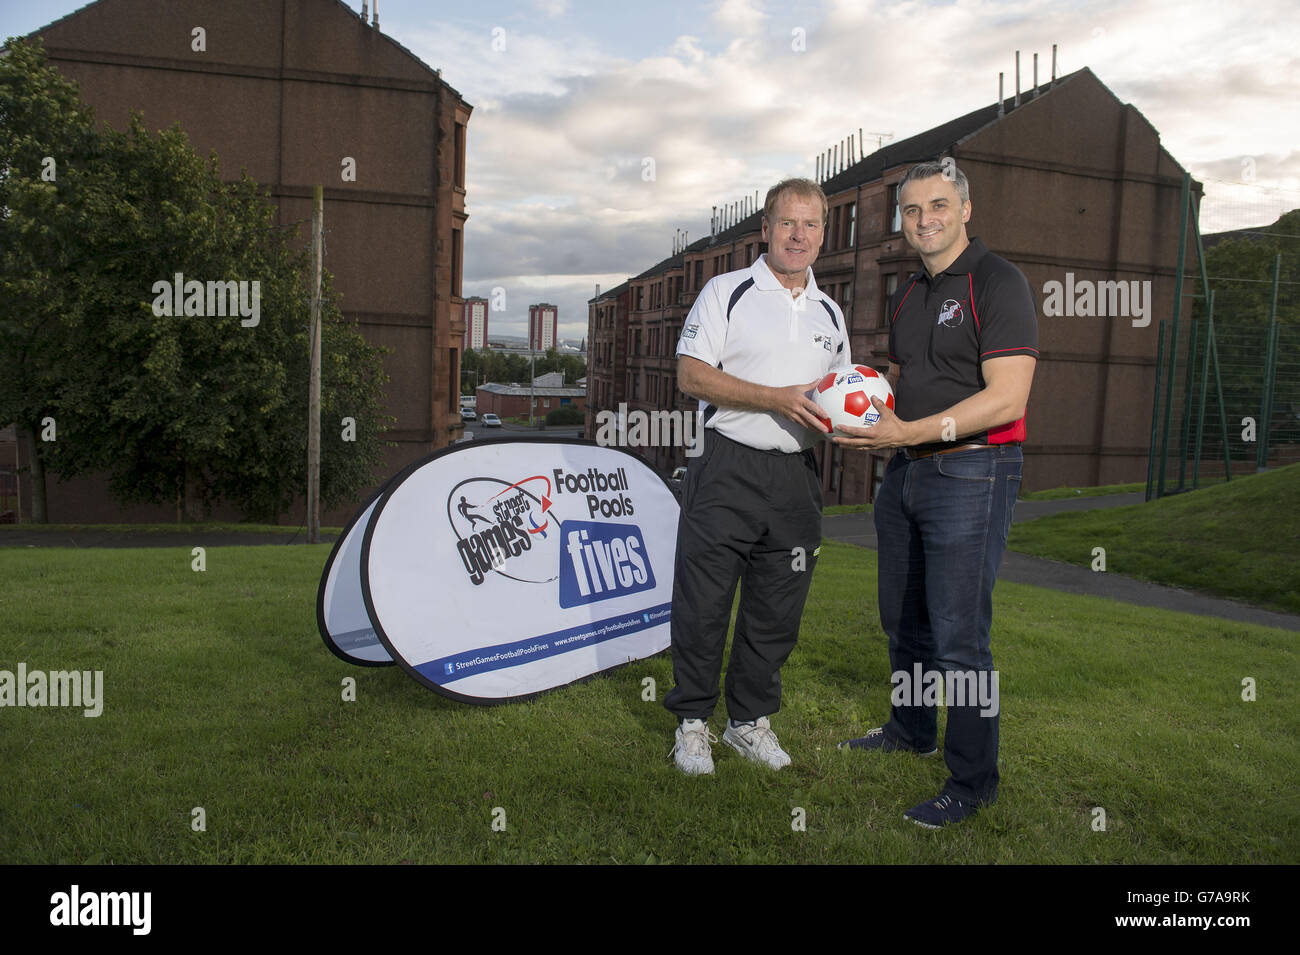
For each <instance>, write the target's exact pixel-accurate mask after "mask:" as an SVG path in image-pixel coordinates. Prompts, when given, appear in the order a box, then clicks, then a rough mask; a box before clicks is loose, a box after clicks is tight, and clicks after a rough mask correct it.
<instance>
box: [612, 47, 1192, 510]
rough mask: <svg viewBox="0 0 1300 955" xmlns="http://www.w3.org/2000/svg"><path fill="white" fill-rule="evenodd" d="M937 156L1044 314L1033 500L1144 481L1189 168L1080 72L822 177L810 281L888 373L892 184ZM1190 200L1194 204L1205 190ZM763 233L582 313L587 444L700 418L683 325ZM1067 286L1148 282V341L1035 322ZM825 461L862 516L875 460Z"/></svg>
mask: <svg viewBox="0 0 1300 955" xmlns="http://www.w3.org/2000/svg"><path fill="white" fill-rule="evenodd" d="M940 156H951V157H953V158H954V159H955V160H956V162H957V164H958V166H960V168H961V169H962V170H963V171H964V172H965V173H966V176H967V178H968V179H969V182H970V192H971V206H972V214H971V221H970V224H969V226H968V234H969V235H971V236H979V237H980V238H981V239H983V240H984V242H985V244H986V245H987V246H988V248H989V249H990V250H992V251H994V252H997V253H998V254H1000V255H1002V256H1004V257H1006V258H1007V259H1009V260H1011V261H1012V262H1013V263H1015V264H1016V265H1017V266H1019V267H1020V268H1021V269H1022V270H1023V271H1024V273H1025V275H1026V276H1027V277H1028V279H1029V283H1030V286H1031V287H1032V288H1033V290H1034V293H1035V296H1036V298H1037V299H1038V300H1039V305H1040V311H1039V350H1040V358H1039V362H1038V366H1037V371H1036V373H1035V376H1034V386H1033V393H1032V394H1031V396H1030V401H1029V409H1028V414H1027V418H1026V423H1027V428H1028V440H1027V442H1026V444H1025V486H1026V488H1027V489H1034V488H1043V487H1056V486H1060V485H1064V484H1071V485H1095V484H1113V483H1119V482H1126V481H1141V480H1143V479H1144V478H1145V475H1146V463H1147V448H1148V442H1149V437H1150V434H1149V432H1150V427H1151V402H1152V397H1153V390H1154V378H1153V376H1154V374H1155V355H1156V338H1157V328H1158V325H1159V322H1160V319H1162V318H1166V319H1167V318H1169V317H1170V316H1171V314H1172V310H1173V290H1174V278H1173V276H1174V271H1175V269H1176V267H1177V251H1178V227H1179V197H1180V194H1181V188H1182V182H1183V175H1184V170H1183V168H1182V167H1181V166H1180V165H1179V164H1178V163H1177V162H1176V161H1175V160H1174V159H1173V157H1172V156H1170V155H1169V153H1168V152H1167V151H1166V150H1165V149H1164V148H1163V147H1162V146H1161V145H1160V135H1159V133H1158V132H1157V131H1156V130H1155V129H1154V128H1153V127H1152V126H1151V124H1150V123H1149V122H1148V121H1147V120H1146V119H1145V118H1144V117H1143V116H1142V114H1141V113H1139V112H1138V110H1137V109H1136V108H1134V107H1133V106H1131V105H1129V104H1126V103H1123V102H1121V101H1120V100H1119V99H1117V98H1116V97H1115V95H1114V94H1113V93H1111V92H1110V90H1109V89H1107V88H1106V87H1105V85H1103V84H1102V83H1101V81H1100V80H1098V79H1097V77H1096V76H1094V75H1093V73H1092V72H1091V71H1090V70H1088V69H1086V68H1085V69H1082V70H1079V71H1077V72H1075V73H1072V74H1069V75H1068V76H1065V77H1061V78H1059V79H1057V80H1055V81H1054V82H1052V83H1046V84H1044V85H1042V86H1040V87H1038V89H1037V90H1036V91H1030V92H1028V93H1025V94H1022V96H1021V100H1020V105H1018V106H1017V105H1015V100H1014V98H1011V99H1007V100H1005V101H1004V102H1003V103H1002V104H1001V110H999V104H997V103H992V104H990V105H988V106H986V107H983V108H982V109H978V110H975V111H974V112H971V113H968V114H967V115H965V116H961V117H959V118H957V119H954V120H952V121H950V122H948V123H945V124H943V125H941V126H937V127H935V128H934V129H930V130H926V131H925V132H923V133H920V134H918V135H916V136H913V137H911V138H909V139H905V140H902V141H900V142H896V143H890V144H889V145H887V146H884V147H883V148H881V149H879V150H877V151H876V152H874V153H872V154H871V155H869V156H866V157H865V158H863V159H862V160H860V161H858V162H856V163H854V164H853V165H851V166H849V167H848V168H846V169H843V171H841V172H838V173H836V174H834V175H831V176H829V177H826V178H824V179H823V181H822V188H823V189H824V190H825V192H826V195H827V199H828V202H829V206H830V216H829V221H828V223H827V228H826V233H825V237H824V241H823V244H822V249H821V254H820V256H819V258H818V260H817V263H816V264H815V265H814V267H813V268H814V272H815V274H816V277H817V284H818V285H819V286H820V287H821V289H822V291H823V292H826V293H827V294H829V295H831V296H832V297H833V298H834V299H835V300H836V302H838V303H839V305H840V307H841V308H842V309H843V311H844V314H845V317H846V318H847V319H848V322H849V328H850V331H851V335H852V339H851V341H852V350H853V357H854V360H855V361H856V362H858V363H860V364H870V365H872V366H874V367H877V368H880V369H882V370H883V369H884V368H885V367H886V366H887V365H888V357H887V355H886V345H887V340H888V319H887V317H886V316H885V314H884V313H885V306H886V303H887V302H888V301H889V297H890V295H891V294H892V293H893V291H894V289H895V288H896V287H897V286H898V284H899V283H900V282H904V281H905V280H906V279H907V277H908V276H909V275H910V274H911V273H912V272H914V271H916V270H918V269H920V267H921V262H920V259H919V258H918V257H917V256H915V255H914V254H913V253H912V251H911V249H910V248H909V247H908V246H907V244H906V242H905V241H904V239H903V235H902V232H901V231H900V229H901V225H900V221H899V219H898V216H897V199H896V194H895V193H896V188H897V183H898V182H899V180H901V179H902V178H903V175H904V174H905V173H906V172H907V170H908V169H909V168H910V167H911V166H912V165H914V164H915V163H917V162H920V161H923V160H933V159H936V158H938V157H940ZM1192 189H1193V201H1194V205H1197V204H1199V196H1200V192H1201V190H1200V185H1199V183H1193V184H1192ZM759 202H760V204H761V202H762V197H761V196H760V198H759ZM1192 214H1195V209H1193V213H1192ZM760 229H761V212H760V213H755V214H753V215H750V216H748V217H747V218H745V219H743V220H741V221H740V222H738V223H737V224H735V225H733V226H731V227H729V228H727V229H725V230H724V231H721V232H718V233H716V234H714V235H711V236H708V237H707V238H703V239H699V240H697V241H695V242H692V243H691V244H690V245H688V246H686V248H685V249H684V250H683V251H680V252H678V253H677V254H674V255H672V256H670V257H669V258H666V259H664V260H663V261H662V262H659V263H657V264H656V265H654V266H652V267H651V268H649V269H647V270H645V271H644V272H642V273H641V274H639V275H637V276H635V277H634V278H632V279H630V280H629V281H628V283H627V284H626V286H620V287H619V288H618V289H614V290H612V291H610V292H607V293H605V294H603V295H600V296H597V297H596V298H593V299H592V300H591V301H590V302H589V307H588V336H587V337H588V340H589V341H590V342H591V343H592V346H591V348H590V350H589V354H590V358H589V364H588V370H587V378H588V382H589V385H588V387H589V392H588V394H589V401H588V415H587V433H588V434H589V435H594V434H595V433H596V431H595V415H596V414H597V413H598V412H600V411H601V410H603V409H610V410H615V411H616V410H617V409H618V405H619V403H620V402H626V403H627V406H628V408H629V409H642V410H647V411H649V410H656V409H664V408H681V409H683V410H693V409H694V408H695V407H696V403H695V402H694V401H693V400H691V399H688V398H687V397H686V396H685V395H683V394H682V393H681V392H680V391H678V390H677V388H676V374H677V359H676V357H675V352H676V347H677V339H678V337H679V335H680V334H681V327H682V322H683V320H684V319H685V317H686V315H687V314H688V313H689V311H690V308H691V305H692V304H693V302H694V301H695V297H696V295H698V294H699V292H700V290H701V289H702V288H703V287H704V284H705V283H706V282H707V281H708V280H709V279H710V278H712V277H713V276H715V275H718V274H721V273H723V272H728V271H731V270H733V269H739V268H743V267H745V266H747V265H749V264H750V263H752V262H753V261H754V260H755V259H756V258H757V257H758V255H759V254H760V253H761V252H762V251H764V249H763V245H762V243H761V240H760V235H761V232H760ZM1067 273H1072V274H1073V276H1074V280H1075V281H1076V282H1077V281H1079V280H1094V281H1099V282H1100V281H1117V280H1124V281H1150V282H1151V283H1152V284H1151V291H1152V303H1151V305H1152V308H1151V321H1150V324H1149V325H1147V326H1146V327H1135V326H1134V325H1133V322H1132V321H1131V320H1130V319H1128V318H1126V317H1120V318H1115V317H1108V318H1099V317H1060V316H1047V315H1044V314H1043V311H1042V308H1041V306H1042V299H1043V289H1044V286H1045V284H1046V283H1048V282H1065V281H1066V276H1067ZM642 453H643V456H644V457H645V458H646V459H647V460H648V461H650V462H651V464H652V465H654V466H655V467H657V468H659V469H661V470H663V471H665V472H666V471H668V470H669V469H670V468H671V467H673V466H675V465H677V464H689V460H688V459H687V458H686V457H685V456H684V454H683V453H682V450H681V449H680V448H653V449H648V450H646V451H644V452H642ZM818 454H819V456H820V458H821V461H822V465H823V481H824V492H825V500H826V503H828V504H834V503H839V502H842V503H858V502H864V501H869V500H871V499H872V497H873V496H874V492H875V488H876V486H877V485H878V483H879V482H880V480H881V479H882V477H883V471H884V464H885V461H886V458H885V456H883V455H868V454H865V453H863V452H860V451H859V452H847V451H843V450H842V449H840V448H838V447H836V446H834V445H830V444H828V443H823V444H822V445H820V446H819V450H818Z"/></svg>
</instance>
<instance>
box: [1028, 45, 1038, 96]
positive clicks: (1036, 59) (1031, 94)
mask: <svg viewBox="0 0 1300 955" xmlns="http://www.w3.org/2000/svg"><path fill="white" fill-rule="evenodd" d="M1029 95H1030V96H1031V97H1034V96H1037V95H1038V54H1037V53H1035V54H1034V91H1033V92H1032V93H1030V94H1029Z"/></svg>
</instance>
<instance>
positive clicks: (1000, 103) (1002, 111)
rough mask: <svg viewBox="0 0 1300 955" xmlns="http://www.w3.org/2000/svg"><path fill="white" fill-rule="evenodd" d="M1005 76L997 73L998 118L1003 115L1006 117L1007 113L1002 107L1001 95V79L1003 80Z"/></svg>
mask: <svg viewBox="0 0 1300 955" xmlns="http://www.w3.org/2000/svg"><path fill="white" fill-rule="evenodd" d="M1005 75H1006V74H1005V73H999V74H998V115H999V116H1004V115H1006V112H1007V110H1006V107H1005V106H1003V105H1002V100H1003V94H1002V78H1003V77H1004V76H1005Z"/></svg>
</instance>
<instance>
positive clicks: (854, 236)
mask: <svg viewBox="0 0 1300 955" xmlns="http://www.w3.org/2000/svg"><path fill="white" fill-rule="evenodd" d="M857 241H858V204H857V203H856V202H853V203H850V204H849V241H848V243H847V244H848V246H849V248H853V247H854V244H855V243H856V242H857Z"/></svg>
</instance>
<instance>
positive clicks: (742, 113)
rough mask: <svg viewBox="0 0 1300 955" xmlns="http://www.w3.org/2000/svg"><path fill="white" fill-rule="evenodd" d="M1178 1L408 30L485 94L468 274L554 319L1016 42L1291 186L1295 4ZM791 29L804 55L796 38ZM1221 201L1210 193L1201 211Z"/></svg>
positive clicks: (977, 0) (475, 121)
mask: <svg viewBox="0 0 1300 955" xmlns="http://www.w3.org/2000/svg"><path fill="white" fill-rule="evenodd" d="M670 9H671V8H670ZM798 9H799V10H801V11H804V10H807V9H808V8H807V7H799V8H798ZM1170 9H1171V8H1170V7H1169V6H1168V5H1165V4H1160V3H1156V2H1152V0H1148V2H1145V3H1143V2H1137V3H1130V2H1119V0H1094V2H1082V3H1077V4H1075V5H1073V6H1069V7H1063V6H1062V5H1061V4H1059V3H1057V2H1054V0H1014V2H1010V3H1007V2H994V0H958V2H957V3H955V4H953V5H949V6H943V7H935V6H931V5H928V4H925V3H920V2H904V3H898V2H892V0H872V2H861V0H836V2H832V3H827V4H826V5H824V6H823V7H822V8H821V10H820V12H819V13H818V14H817V16H816V17H815V18H813V17H808V16H807V15H806V14H805V13H802V12H801V13H799V14H798V15H797V16H796V15H795V14H786V13H776V12H768V11H765V10H763V9H762V8H761V7H760V6H758V5H757V4H756V3H751V2H747V0H723V2H719V3H717V4H716V5H714V6H712V7H711V8H709V9H708V13H707V20H702V21H701V22H700V23H699V29H698V30H690V29H689V24H686V27H687V29H683V31H682V32H681V33H680V34H679V35H677V36H676V37H674V38H673V39H671V40H667V41H665V42H664V45H663V46H662V47H661V48H657V49H652V48H646V49H645V50H644V51H641V52H640V55H639V56H637V57H636V58H629V57H627V56H622V55H618V54H616V53H615V52H614V51H615V50H616V49H620V50H626V49H627V46H626V45H625V44H624V45H621V46H618V47H616V46H614V45H613V44H611V43H609V42H607V40H606V38H604V37H602V36H600V35H598V34H594V33H585V32H583V31H584V30H586V29H589V28H588V27H587V26H586V21H584V20H582V19H580V18H567V19H565V20H563V21H558V22H555V23H553V24H549V25H547V26H546V28H545V29H546V32H537V31H538V30H539V29H541V28H539V27H537V26H536V25H535V24H532V25H530V26H529V28H528V29H525V28H524V27H523V26H516V25H514V24H515V21H511V22H508V23H505V24H504V29H505V30H506V33H505V42H506V49H505V50H504V51H501V52H493V51H492V50H491V40H492V37H491V35H490V29H488V28H484V29H483V30H481V31H478V32H474V31H471V30H469V29H467V28H465V27H463V26H449V25H443V24H440V25H439V27H438V28H437V29H436V30H432V29H430V30H425V31H414V32H413V33H412V34H411V35H409V36H403V37H402V40H403V42H404V43H406V44H407V45H408V46H410V48H411V49H412V50H414V51H415V52H416V53H417V54H418V55H419V56H421V57H422V58H423V59H425V61H426V62H428V63H430V64H431V65H434V66H438V67H441V68H442V69H443V75H444V76H445V77H446V78H447V80H448V81H449V82H450V83H451V84H452V85H453V86H455V87H457V88H458V89H460V90H461V91H462V92H463V93H464V95H465V96H466V98H467V99H468V100H469V101H470V102H471V103H472V104H474V106H475V111H474V115H473V118H472V119H471V122H470V127H469V164H468V172H467V176H468V183H467V188H468V196H467V207H468V211H469V213H470V220H469V225H468V228H467V233H466V278H467V283H468V282H479V281H486V280H488V279H489V278H491V277H493V276H496V277H505V278H501V279H500V280H501V281H509V282H513V283H515V284H517V285H520V286H521V287H528V283H529V282H532V281H541V282H550V283H552V286H553V287H558V288H559V289H560V290H561V291H560V292H558V293H557V297H558V295H559V294H563V295H564V296H567V297H568V300H569V301H570V303H571V305H570V308H569V310H568V311H567V312H562V319H561V320H562V322H564V323H566V324H567V323H568V322H571V321H572V322H581V324H582V325H584V326H585V304H582V303H585V300H586V299H587V298H589V297H590V295H591V293H592V291H593V290H594V288H593V286H594V282H595V281H596V280H597V279H595V278H593V276H605V277H613V276H617V277H618V278H617V281H619V282H621V281H622V280H623V279H624V278H626V276H627V275H628V274H635V273H637V272H640V271H643V270H644V269H646V268H648V267H650V266H651V265H653V264H654V263H655V262H656V261H658V260H659V259H661V258H663V257H665V256H667V255H668V254H669V252H670V250H671V242H672V236H673V232H674V229H676V228H679V227H680V228H685V229H689V230H690V231H691V233H692V237H693V238H699V237H700V236H701V235H703V234H704V233H705V231H707V228H708V220H709V209H710V206H712V205H713V204H715V203H723V202H727V201H731V200H735V199H738V198H740V197H742V196H745V195H749V194H752V193H753V192H754V191H755V190H758V191H759V192H760V198H761V195H762V193H763V192H765V190H766V189H767V187H768V186H769V185H770V184H771V183H772V182H774V181H776V180H777V179H778V178H781V177H782V176H785V175H789V174H792V173H803V174H810V173H811V172H812V170H813V166H814V157H815V156H816V155H817V153H818V152H819V151H821V150H822V149H824V148H825V147H826V146H828V145H830V144H832V143H835V142H838V141H840V140H841V139H842V138H843V137H844V136H846V135H848V134H849V133H850V132H856V131H857V130H858V129H862V130H863V131H864V132H865V133H867V134H868V140H869V145H868V149H867V151H868V152H870V151H871V149H872V148H874V146H875V143H874V139H873V138H872V137H871V134H872V133H892V134H893V135H894V138H895V139H902V138H905V137H907V136H910V135H913V134H915V133H917V132H920V131H922V130H925V129H927V128H930V127H932V126H934V125H937V124H939V123H942V122H945V121H948V120H950V119H953V118H955V117H957V116H960V115H962V114H964V113H966V112H969V111H970V110H972V109H976V108H979V107H981V106H984V105H987V104H989V103H992V102H993V101H994V99H995V98H996V95H997V74H998V71H999V70H1001V71H1004V72H1005V73H1006V75H1007V92H1008V95H1009V94H1010V92H1011V89H1012V85H1013V84H1014V81H1015V79H1014V72H1013V71H1014V60H1013V54H1014V51H1015V50H1016V49H1020V50H1021V51H1022V61H1021V63H1022V67H1021V68H1022V74H1021V75H1022V81H1021V85H1022V87H1023V88H1025V89H1027V88H1028V87H1029V85H1030V82H1031V69H1032V66H1031V64H1032V54H1033V53H1034V52H1038V53H1039V54H1040V64H1039V79H1040V82H1044V83H1045V82H1046V81H1047V79H1048V76H1049V72H1050V69H1051V45H1052V43H1053V42H1057V43H1059V44H1060V72H1062V73H1065V72H1070V71H1073V70H1076V69H1078V68H1080V67H1082V66H1084V65H1087V66H1089V67H1091V68H1092V69H1093V71H1094V72H1095V73H1096V74H1097V76H1098V77H1099V78H1100V79H1101V80H1102V82H1104V83H1106V84H1107V85H1108V86H1109V87H1110V88H1111V89H1112V90H1113V91H1114V92H1115V94H1116V95H1117V96H1118V97H1119V98H1120V99H1122V100H1125V101H1130V102H1132V103H1133V104H1134V105H1135V106H1136V107H1137V108H1138V109H1139V110H1140V111H1141V112H1142V113H1143V115H1144V116H1146V117H1147V119H1148V120H1150V121H1151V122H1152V123H1153V125H1154V126H1155V127H1156V129H1157V130H1158V131H1159V132H1160V133H1161V135H1162V141H1163V143H1164V145H1165V147H1166V148H1167V149H1169V150H1170V152H1171V153H1172V154H1173V155H1174V157H1175V158H1176V159H1177V160H1178V161H1180V162H1182V163H1183V164H1184V165H1186V166H1188V167H1189V168H1191V169H1192V170H1193V171H1194V173H1195V172H1196V171H1197V170H1201V169H1206V170H1208V169H1212V168H1213V169H1218V168H1220V167H1219V166H1218V165H1215V164H1223V163H1227V162H1231V161H1236V162H1238V165H1239V160H1240V157H1241V156H1242V155H1250V156H1255V157H1257V158H1258V159H1259V163H1258V166H1257V170H1258V176H1259V183H1260V184H1261V186H1270V187H1272V188H1274V189H1277V188H1285V187H1286V186H1287V184H1288V183H1290V184H1293V185H1294V184H1295V182H1296V179H1297V176H1298V175H1300V144H1297V143H1296V141H1295V133H1294V123H1293V121H1292V120H1291V118H1290V117H1291V116H1292V115H1293V113H1294V102H1295V100H1296V94H1297V91H1298V87H1300V75H1298V74H1300V70H1298V69H1297V66H1298V64H1300V59H1298V58H1297V56H1296V55H1295V54H1294V53H1293V52H1292V39H1293V37H1294V36H1295V35H1296V34H1297V33H1298V32H1300V30H1297V28H1296V27H1297V21H1298V17H1297V12H1296V9H1295V5H1294V3H1293V2H1292V0H1258V2H1257V3H1256V4H1255V5H1253V6H1252V8H1251V12H1250V16H1249V17H1243V15H1242V14H1241V12H1240V11H1239V10H1238V9H1236V8H1232V7H1230V6H1229V5H1226V4H1220V3H1210V2H1200V3H1195V2H1193V3H1183V4H1180V5H1179V6H1178V7H1177V8H1175V9H1176V14H1175V15H1171V13H1170ZM666 15H667V11H666ZM798 18H803V19H805V20H806V21H807V22H803V23H797V22H795V20H796V19H798ZM787 21H788V22H787ZM519 22H521V23H523V22H525V21H519ZM795 26H802V27H804V28H805V29H806V31H807V36H806V39H807V49H806V52H802V53H801V52H795V51H794V50H792V49H791V44H790V29H791V28H793V27H795ZM647 157H649V158H652V159H653V160H654V170H655V179H654V181H652V182H647V181H645V180H644V179H643V178H642V170H643V168H644V167H643V162H644V160H645V159H646V158H647ZM1266 157H1269V158H1267V161H1265V158H1266ZM1272 157H1275V158H1272ZM1223 168H1224V170H1225V171H1230V169H1229V168H1228V167H1226V166H1225V167H1223ZM1216 201H1217V199H1216V198H1215V195H1214V194H1210V195H1207V200H1206V207H1207V209H1212V207H1213V204H1214V202H1216ZM615 284H616V283H615ZM559 304H561V305H562V306H563V303H562V302H561V303H559ZM578 311H580V312H581V314H575V312H578Z"/></svg>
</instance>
